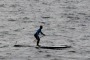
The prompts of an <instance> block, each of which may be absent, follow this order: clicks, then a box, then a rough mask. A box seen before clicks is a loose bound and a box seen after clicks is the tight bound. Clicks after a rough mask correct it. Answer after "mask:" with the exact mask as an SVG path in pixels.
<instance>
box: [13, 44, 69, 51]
mask: <svg viewBox="0 0 90 60" xmlns="http://www.w3.org/2000/svg"><path fill="white" fill-rule="evenodd" d="M14 47H35V48H37V49H40V48H41V49H54V50H61V49H65V48H71V46H68V45H61V46H58V47H57V46H30V45H14Z"/></svg>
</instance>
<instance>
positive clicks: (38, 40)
mask: <svg viewBox="0 0 90 60" xmlns="http://www.w3.org/2000/svg"><path fill="white" fill-rule="evenodd" d="M34 37H35V38H36V39H37V46H39V42H40V38H39V36H38V35H34Z"/></svg>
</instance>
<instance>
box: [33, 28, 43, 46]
mask: <svg viewBox="0 0 90 60" xmlns="http://www.w3.org/2000/svg"><path fill="white" fill-rule="evenodd" d="M39 33H41V34H43V33H42V31H41V28H39V29H38V30H37V32H36V33H35V34H34V37H35V38H36V39H37V45H39V41H40V38H39ZM43 35H44V34H43Z"/></svg>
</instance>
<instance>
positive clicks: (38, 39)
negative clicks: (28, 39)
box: [37, 36, 40, 46]
mask: <svg viewBox="0 0 90 60" xmlns="http://www.w3.org/2000/svg"><path fill="white" fill-rule="evenodd" d="M39 42H40V38H39V36H37V46H40V45H39Z"/></svg>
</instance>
